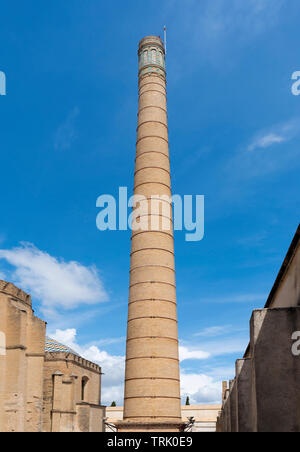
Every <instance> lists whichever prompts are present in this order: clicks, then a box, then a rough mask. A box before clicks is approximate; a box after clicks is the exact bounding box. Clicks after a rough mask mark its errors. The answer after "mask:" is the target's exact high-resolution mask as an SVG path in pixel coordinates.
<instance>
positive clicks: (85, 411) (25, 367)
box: [0, 280, 105, 432]
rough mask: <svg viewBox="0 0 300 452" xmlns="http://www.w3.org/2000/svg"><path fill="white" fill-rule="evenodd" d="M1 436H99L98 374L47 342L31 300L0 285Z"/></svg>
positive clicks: (102, 414)
mask: <svg viewBox="0 0 300 452" xmlns="http://www.w3.org/2000/svg"><path fill="white" fill-rule="evenodd" d="M0 342H1V343H0V431H1V432H101V431H104V418H105V407H103V406H101V402H100V394H101V368H100V367H99V366H97V365H96V364H94V363H92V362H90V361H87V360H85V359H83V358H81V357H80V356H78V355H77V354H76V353H75V352H74V351H73V350H71V349H69V348H67V347H65V346H63V345H62V344H59V343H57V342H56V341H53V340H52V339H49V338H47V339H46V323H45V322H44V321H43V320H40V319H39V318H38V317H36V316H35V315H34V311H33V310H32V306H31V298H30V296H29V295H28V294H26V293H25V292H23V291H22V290H20V289H18V288H17V287H15V286H14V285H13V284H11V283H7V282H5V281H1V280H0Z"/></svg>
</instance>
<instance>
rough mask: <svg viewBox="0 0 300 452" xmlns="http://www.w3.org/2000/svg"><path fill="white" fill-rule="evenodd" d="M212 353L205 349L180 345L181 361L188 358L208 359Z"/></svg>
mask: <svg viewBox="0 0 300 452" xmlns="http://www.w3.org/2000/svg"><path fill="white" fill-rule="evenodd" d="M209 356H210V354H209V353H207V352H204V351H203V350H195V349H190V348H188V347H186V346H180V347H179V359H180V361H186V360H187V359H207V358H209Z"/></svg>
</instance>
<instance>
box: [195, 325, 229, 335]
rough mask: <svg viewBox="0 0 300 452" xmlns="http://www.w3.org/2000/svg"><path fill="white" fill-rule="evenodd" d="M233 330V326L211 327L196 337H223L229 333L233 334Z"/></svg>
mask: <svg viewBox="0 0 300 452" xmlns="http://www.w3.org/2000/svg"><path fill="white" fill-rule="evenodd" d="M232 330H233V327H232V325H223V326H210V327H208V328H204V330H202V331H200V332H199V333H196V334H194V336H195V337H197V336H198V337H217V336H222V335H224V334H227V333H231V332H232Z"/></svg>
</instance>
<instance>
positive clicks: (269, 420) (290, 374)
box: [251, 308, 300, 432]
mask: <svg viewBox="0 0 300 452" xmlns="http://www.w3.org/2000/svg"><path fill="white" fill-rule="evenodd" d="M294 331H300V308H280V309H262V310H256V311H254V312H253V315H252V318H251V356H252V386H253V389H252V390H253V391H255V395H256V416H254V417H253V419H254V425H253V430H254V431H258V432H278V431H281V432H300V386H299V381H300V357H299V356H294V355H293V354H292V350H291V348H292V340H291V337H292V334H293V332H294Z"/></svg>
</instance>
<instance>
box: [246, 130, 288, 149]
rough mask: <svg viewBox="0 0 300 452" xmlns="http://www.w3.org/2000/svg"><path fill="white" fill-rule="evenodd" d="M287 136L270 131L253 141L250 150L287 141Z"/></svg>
mask: <svg viewBox="0 0 300 452" xmlns="http://www.w3.org/2000/svg"><path fill="white" fill-rule="evenodd" d="M286 140H287V139H286V137H284V136H281V135H276V134H275V133H269V134H268V135H264V136H262V137H260V138H258V139H257V140H255V141H254V142H253V143H251V144H250V145H249V147H248V150H249V151H254V150H255V149H259V148H268V147H270V146H272V145H273V144H278V143H284V142H285V141H286Z"/></svg>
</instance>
